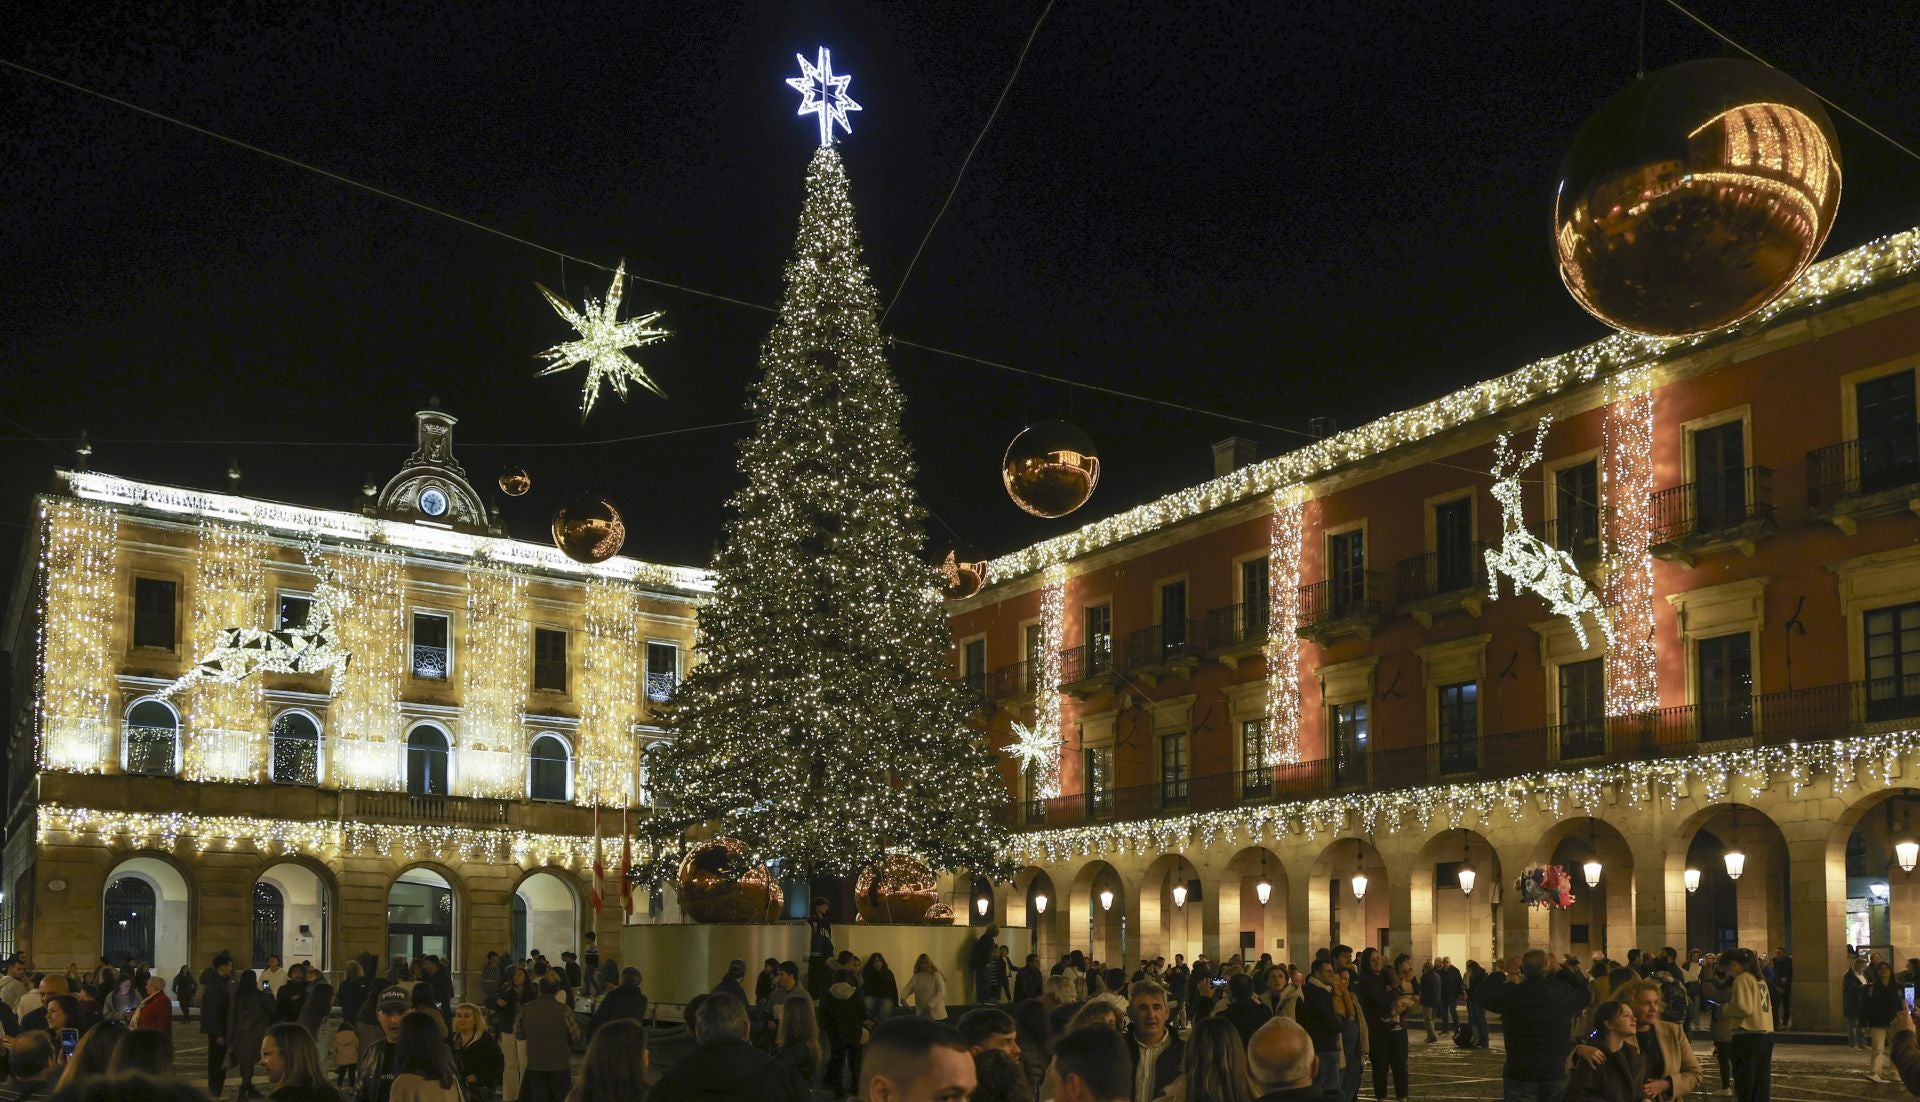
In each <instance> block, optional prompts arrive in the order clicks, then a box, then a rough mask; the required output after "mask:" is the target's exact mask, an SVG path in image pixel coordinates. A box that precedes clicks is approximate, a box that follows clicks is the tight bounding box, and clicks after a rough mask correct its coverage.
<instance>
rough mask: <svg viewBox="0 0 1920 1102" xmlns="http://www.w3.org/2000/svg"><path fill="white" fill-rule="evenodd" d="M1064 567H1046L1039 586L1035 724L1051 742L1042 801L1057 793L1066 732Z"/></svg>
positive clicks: (1039, 792) (1039, 788) (1039, 791)
mask: <svg viewBox="0 0 1920 1102" xmlns="http://www.w3.org/2000/svg"><path fill="white" fill-rule="evenodd" d="M1066 621H1067V568H1066V567H1064V566H1052V567H1048V568H1047V571H1046V574H1045V576H1044V578H1043V584H1042V586H1041V589H1040V653H1039V654H1038V655H1036V656H1035V660H1036V661H1038V662H1039V663H1040V668H1039V669H1038V670H1035V671H1034V676H1035V680H1034V693H1033V695H1034V703H1033V711H1034V715H1035V717H1036V718H1035V720H1034V725H1035V726H1036V727H1038V728H1039V729H1040V731H1042V732H1043V733H1044V734H1045V735H1046V736H1047V739H1048V741H1049V743H1050V744H1051V747H1050V749H1051V751H1052V752H1051V754H1050V756H1049V760H1048V763H1047V768H1046V769H1045V770H1044V771H1043V772H1042V773H1041V774H1040V775H1039V776H1038V778H1037V783H1036V784H1035V785H1034V794H1035V795H1036V796H1038V797H1039V798H1040V799H1043V800H1051V799H1053V798H1054V797H1056V796H1058V795H1060V764H1061V763H1060V755H1061V754H1062V753H1064V752H1065V747H1066V734H1067V733H1066V731H1065V730H1063V729H1062V727H1061V723H1062V717H1061V709H1060V691H1059V689H1058V687H1057V686H1058V685H1059V684H1060V652H1061V651H1062V650H1065V649H1066V645H1067V641H1066Z"/></svg>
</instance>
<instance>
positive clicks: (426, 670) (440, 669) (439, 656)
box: [413, 643, 447, 681]
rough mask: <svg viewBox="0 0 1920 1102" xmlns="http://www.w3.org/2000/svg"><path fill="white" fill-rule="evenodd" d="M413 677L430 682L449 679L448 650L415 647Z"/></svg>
mask: <svg viewBox="0 0 1920 1102" xmlns="http://www.w3.org/2000/svg"><path fill="white" fill-rule="evenodd" d="M413 676H415V677H419V678H424V679H426V680H428V681H445V680H446V679H447V648H445V647H428V646H422V645H421V644H419V643H415V644H414V645H413Z"/></svg>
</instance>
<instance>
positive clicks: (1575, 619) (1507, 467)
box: [1486, 416, 1613, 650]
mask: <svg viewBox="0 0 1920 1102" xmlns="http://www.w3.org/2000/svg"><path fill="white" fill-rule="evenodd" d="M1552 422H1553V418H1552V417H1551V416H1547V417H1542V418H1540V427H1539V428H1538V429H1535V430H1534V434H1533V447H1532V448H1531V449H1529V450H1528V451H1527V453H1526V454H1525V455H1522V456H1515V455H1514V453H1513V448H1512V446H1511V445H1510V444H1509V443H1508V441H1507V434H1506V433H1501V434H1500V441H1499V443H1498V444H1497V445H1496V446H1495V448H1494V462H1493V472H1492V473H1493V478H1494V482H1493V496H1494V500H1496V501H1498V502H1499V503H1500V514H1501V522H1502V528H1503V535H1502V538H1501V540H1500V546H1499V547H1498V548H1496V549H1492V550H1489V551H1488V552H1487V553H1486V558H1487V585H1488V592H1487V598H1488V600H1494V601H1497V600H1499V599H1500V575H1502V574H1505V575H1506V576H1507V577H1508V578H1510V579H1511V580H1512V581H1513V591H1514V593H1515V594H1519V593H1520V592H1521V591H1523V590H1528V589H1530V590H1532V591H1533V592H1535V593H1537V594H1539V595H1540V597H1541V599H1542V600H1544V601H1546V602H1547V604H1548V605H1549V606H1551V607H1552V609H1553V612H1554V615H1556V616H1565V617H1566V618H1567V622H1568V623H1569V624H1571V625H1573V634H1574V635H1575V637H1577V638H1578V639H1579V640H1580V647H1581V649H1582V650H1584V649H1586V646H1587V625H1586V619H1585V618H1586V617H1588V616H1591V617H1593V622H1594V623H1595V624H1596V625H1598V626H1599V628H1600V634H1602V635H1604V636H1606V639H1607V642H1608V643H1609V644H1611V643H1612V642H1613V622H1612V621H1611V620H1610V619H1608V618H1607V609H1606V606H1605V605H1603V604H1601V603H1600V598H1598V597H1596V596H1594V593H1593V590H1592V589H1589V588H1588V587H1587V581H1586V579H1585V578H1583V577H1581V576H1580V567H1579V566H1578V565H1576V564H1575V563H1574V561H1573V556H1572V555H1569V554H1567V553H1566V552H1565V551H1562V550H1559V549H1558V548H1554V547H1548V546H1547V544H1546V542H1545V541H1544V540H1542V539H1541V538H1540V537H1538V536H1536V535H1534V534H1533V533H1531V532H1529V531H1527V529H1526V524H1525V514H1524V512H1523V511H1522V509H1521V503H1520V472H1521V471H1524V470H1526V469H1527V468H1529V467H1531V466H1533V465H1534V464H1535V463H1538V462H1540V449H1541V445H1542V444H1544V443H1545V442H1546V439H1547V426H1549V425H1550V424H1552Z"/></svg>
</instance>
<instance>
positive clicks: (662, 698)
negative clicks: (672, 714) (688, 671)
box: [647, 670, 680, 704]
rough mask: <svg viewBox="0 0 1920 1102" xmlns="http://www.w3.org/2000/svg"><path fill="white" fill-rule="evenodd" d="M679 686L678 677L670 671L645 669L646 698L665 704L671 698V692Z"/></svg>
mask: <svg viewBox="0 0 1920 1102" xmlns="http://www.w3.org/2000/svg"><path fill="white" fill-rule="evenodd" d="M679 687H680V678H679V676H678V675H677V674H675V673H673V672H671V671H656V670H648V671H647V699H648V700H650V701H652V702H653V703H655V704H666V703H669V702H671V701H672V700H673V692H674V690H675V689H677V688H679Z"/></svg>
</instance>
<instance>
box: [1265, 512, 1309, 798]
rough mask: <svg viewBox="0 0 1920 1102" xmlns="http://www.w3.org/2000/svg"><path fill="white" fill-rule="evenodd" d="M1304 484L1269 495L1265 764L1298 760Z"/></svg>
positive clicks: (1290, 762) (1304, 514)
mask: <svg viewBox="0 0 1920 1102" xmlns="http://www.w3.org/2000/svg"><path fill="white" fill-rule="evenodd" d="M1306 515H1307V505H1306V499H1305V487H1302V486H1297V485H1296V486H1288V487H1285V488H1283V489H1279V490H1275V491H1274V494H1273V520H1272V522H1271V529H1270V532H1269V535H1268V546H1267V573H1268V581H1267V723H1268V726H1269V728H1270V735H1271V737H1270V738H1269V739H1268V742H1267V761H1266V765H1267V766H1268V767H1269V768H1271V767H1272V766H1276V765H1291V764H1293V763H1295V762H1297V761H1299V760H1300V632H1299V627H1300V606H1299V605H1298V604H1297V603H1295V598H1294V595H1295V594H1296V593H1298V592H1299V591H1300V548H1301V545H1302V542H1303V540H1304V536H1305V533H1306Z"/></svg>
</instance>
